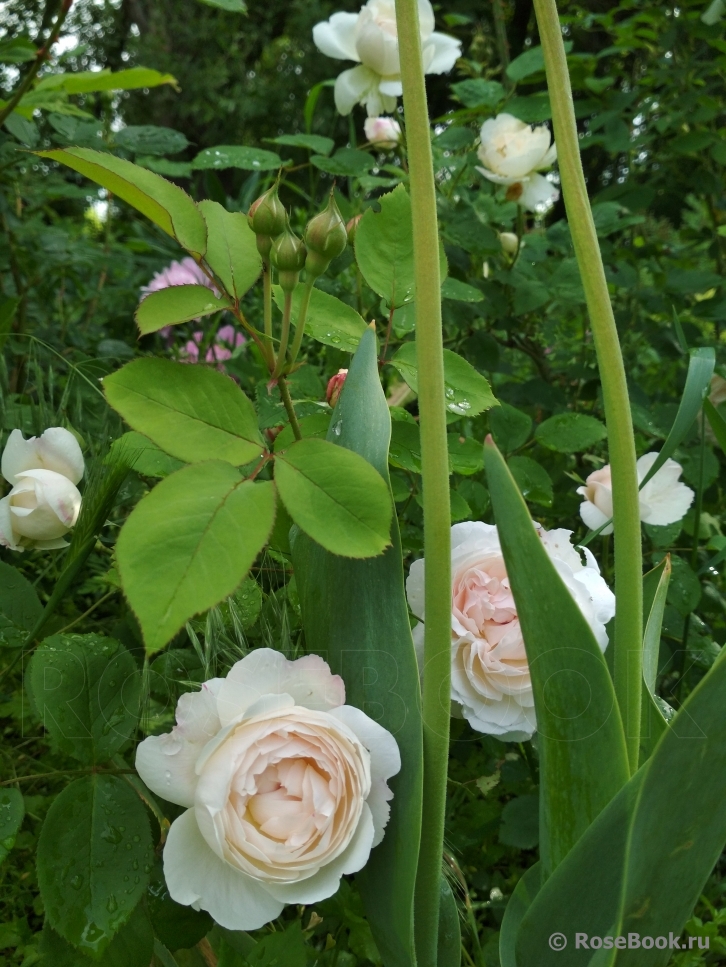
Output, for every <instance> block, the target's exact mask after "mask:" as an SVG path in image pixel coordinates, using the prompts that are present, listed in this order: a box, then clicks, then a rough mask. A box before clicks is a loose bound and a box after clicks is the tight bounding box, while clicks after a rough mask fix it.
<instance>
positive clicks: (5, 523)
mask: <svg viewBox="0 0 726 967" xmlns="http://www.w3.org/2000/svg"><path fill="white" fill-rule="evenodd" d="M19 536H20V535H19V534H16V533H15V531H14V530H13V516H12V514H11V512H10V497H9V496H7V497H3V498H2V500H0V546H2V547H9V548H10V550H11V551H21V550H22V547H21V546H20V544H19V543H18V538H19Z"/></svg>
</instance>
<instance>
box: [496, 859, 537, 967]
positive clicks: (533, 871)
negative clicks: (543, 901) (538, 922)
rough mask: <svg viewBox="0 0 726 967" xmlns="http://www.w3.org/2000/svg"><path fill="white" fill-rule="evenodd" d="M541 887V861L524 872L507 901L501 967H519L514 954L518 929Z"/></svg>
mask: <svg viewBox="0 0 726 967" xmlns="http://www.w3.org/2000/svg"><path fill="white" fill-rule="evenodd" d="M539 888H540V868H539V863H535V864H534V866H530V868H529V869H528V870H527V871H526V872H525V873H524V875H523V876H522V877H521V878H520V879H519V881H518V882H517V885H516V886H515V888H514V893H512V895H511V897H510V898H509V902H508V903H507V907H506V909H505V911H504V919H503V920H502V928H501V932H500V934H499V959H500V961H501V967H517V959H516V957H515V954H514V950H515V944H516V941H517V931H518V930H519V925H520V923H521V922H522V917H523V916H524V915H525V913H526V912H527V910H528V909H529V908H530V906H531V905H532V900H533V899H534V898H535V896H536V895H537V893H538V892H539Z"/></svg>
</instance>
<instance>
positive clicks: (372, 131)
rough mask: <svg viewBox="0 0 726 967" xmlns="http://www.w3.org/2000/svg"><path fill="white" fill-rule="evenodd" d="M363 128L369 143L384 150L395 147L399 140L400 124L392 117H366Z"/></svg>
mask: <svg viewBox="0 0 726 967" xmlns="http://www.w3.org/2000/svg"><path fill="white" fill-rule="evenodd" d="M363 129H364V131H365V135H366V137H367V138H368V140H369V141H370V143H371V144H375V145H377V146H378V147H379V148H382V149H383V150H384V151H386V150H390V149H393V148H395V147H396V145H397V144H398V143H399V142H400V140H401V125H400V124H399V123H398V121H394V119H393V118H366V121H365V124H364V125H363Z"/></svg>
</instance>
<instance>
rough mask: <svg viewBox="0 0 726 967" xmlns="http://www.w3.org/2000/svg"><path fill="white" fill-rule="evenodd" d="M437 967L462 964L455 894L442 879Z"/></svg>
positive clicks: (451, 966) (457, 966)
mask: <svg viewBox="0 0 726 967" xmlns="http://www.w3.org/2000/svg"><path fill="white" fill-rule="evenodd" d="M436 963H437V967H459V965H460V964H461V926H460V925H459V911H458V909H457V906H456V900H455V899H454V894H453V892H452V889H451V887H450V886H449V884H448V882H447V881H446V880H445V879H444V877H442V878H441V899H440V906H439V944H438V949H437V957H436Z"/></svg>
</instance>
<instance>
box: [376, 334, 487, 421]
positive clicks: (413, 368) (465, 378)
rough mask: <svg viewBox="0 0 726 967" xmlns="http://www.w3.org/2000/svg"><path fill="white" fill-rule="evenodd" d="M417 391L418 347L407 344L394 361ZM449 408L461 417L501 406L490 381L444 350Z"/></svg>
mask: <svg viewBox="0 0 726 967" xmlns="http://www.w3.org/2000/svg"><path fill="white" fill-rule="evenodd" d="M391 365H393V366H395V367H396V369H397V370H398V372H399V373H400V374H401V376H402V377H403V378H404V379H405V380H406V382H407V383H408V385H409V386H410V387H411V389H412V390H414V392H415V391H416V390H417V388H418V368H417V363H416V344H415V343H413V342H405V343H404V344H403V345H402V346H401V348H400V349H399V350H398V352H397V353H396V355H395V356H394V357H393V359H392V360H391ZM444 381H445V384H446V389H445V392H446V408H447V410H448V411H449V412H450V413H455V414H457V415H458V416H472V417H473V416H478V415H479V414H480V413H482V412H483V411H484V410H488V409H489V408H490V407H492V406H496V405H497V401H496V400H495V398H494V396H493V395H492V391H491V389H490V388H489V383H488V382H487V380H486V379H485V378H484V377H483V376H482V375H481V373H478V372H477V371H476V370H475V369H474V367H473V366H472V365H471V363H468V362H467V361H466V360H465V359H463V358H462V357H461V356H459V355H457V354H456V353H453V352H451V350H450V349H445V350H444Z"/></svg>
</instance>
